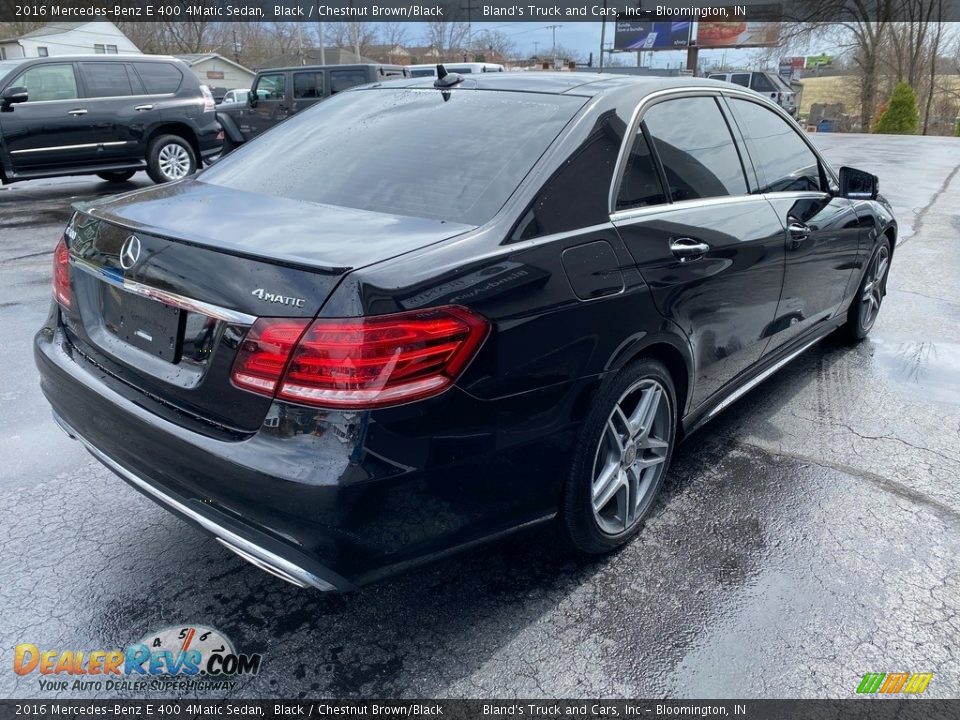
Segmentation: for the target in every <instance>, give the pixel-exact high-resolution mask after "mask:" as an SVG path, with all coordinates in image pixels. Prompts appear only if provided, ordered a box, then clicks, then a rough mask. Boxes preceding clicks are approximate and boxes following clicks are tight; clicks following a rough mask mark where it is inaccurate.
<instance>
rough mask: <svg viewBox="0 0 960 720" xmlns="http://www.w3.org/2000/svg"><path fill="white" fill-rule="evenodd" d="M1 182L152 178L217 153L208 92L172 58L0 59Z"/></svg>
mask: <svg viewBox="0 0 960 720" xmlns="http://www.w3.org/2000/svg"><path fill="white" fill-rule="evenodd" d="M0 88H2V90H0V139H2V141H0V180H2V181H3V183H5V184H6V183H12V182H16V181H18V180H30V179H33V178H38V177H52V176H57V175H90V174H96V175H99V176H100V177H101V178H103V179H104V180H108V181H110V182H124V181H125V180H128V179H130V177H132V176H133V174H134V173H135V172H136V171H138V170H143V169H146V171H147V173H149V175H150V177H151V178H152V179H153V180H154V181H155V182H158V183H162V182H168V181H170V180H179V179H180V178H183V177H186V176H187V175H190V174H191V173H193V172H194V171H196V170H197V168H198V167H199V166H200V164H201V162H202V161H203V160H205V159H207V158H209V157H211V156H214V155H216V154H217V153H219V152H220V148H221V144H222V139H223V136H222V135H221V134H220V126H219V125H218V124H217V120H216V113H214V109H213V108H214V103H213V97H212V96H211V95H210V92H209V91H208V90H207V88H206V87H204V86H202V85H200V81H199V80H198V79H197V76H196V75H194V74H193V72H192V71H191V70H190V68H189V67H188V66H187V65H186V64H184V63H183V62H181V61H180V60H176V59H174V58H169V57H155V56H147V55H115V56H105V55H93V56H91V55H83V56H59V57H45V58H27V59H22V60H4V61H0Z"/></svg>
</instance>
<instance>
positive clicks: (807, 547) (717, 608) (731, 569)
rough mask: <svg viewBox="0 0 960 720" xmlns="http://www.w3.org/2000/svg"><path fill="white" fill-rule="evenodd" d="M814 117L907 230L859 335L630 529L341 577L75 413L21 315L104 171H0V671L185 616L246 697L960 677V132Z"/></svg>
mask: <svg viewBox="0 0 960 720" xmlns="http://www.w3.org/2000/svg"><path fill="white" fill-rule="evenodd" d="M815 139H816V141H817V142H818V143H820V144H821V146H822V147H823V149H824V151H825V153H826V155H827V157H828V158H829V159H831V160H832V161H833V162H834V163H835V164H836V165H840V164H852V165H856V166H859V167H862V168H864V169H868V170H871V171H873V172H876V173H877V174H878V175H879V176H880V184H881V191H882V192H884V193H885V194H886V195H887V196H888V197H889V198H890V199H891V200H892V202H893V203H894V205H895V207H896V209H897V212H898V217H899V220H900V223H901V227H902V229H903V231H904V233H903V235H902V238H901V243H902V244H901V246H900V247H899V248H898V249H897V251H896V254H895V257H894V260H893V265H892V272H891V275H890V283H889V294H888V296H887V298H886V301H885V303H884V306H883V309H882V311H881V313H880V318H879V320H878V322H877V325H876V327H875V328H874V330H873V332H872V334H871V335H870V337H869V339H868V340H867V341H865V342H864V343H862V344H860V345H858V346H855V347H852V348H851V347H847V346H844V345H843V344H842V343H840V342H839V341H837V340H833V339H828V340H827V341H825V342H823V343H822V344H820V345H819V346H816V347H815V348H813V349H812V350H811V351H810V352H808V353H807V354H806V355H805V356H803V357H801V358H800V359H798V360H797V361H795V362H793V363H792V364H790V365H789V366H787V367H786V368H785V369H784V370H783V371H781V372H780V373H779V375H777V376H775V377H774V378H772V379H771V380H769V381H768V382H766V383H765V384H764V385H762V386H760V387H759V388H758V389H756V390H755V391H753V392H752V393H750V394H749V395H747V396H746V397H745V398H744V399H742V400H741V401H739V402H738V403H736V404H734V405H733V406H732V407H731V408H729V409H728V410H727V411H726V412H725V413H724V414H723V415H722V416H721V417H720V418H718V419H717V420H716V421H715V422H713V423H712V424H710V425H708V426H707V427H706V428H705V429H704V430H703V431H701V432H700V433H698V434H696V435H694V436H693V437H692V438H691V439H690V440H689V441H688V442H687V443H686V445H685V446H684V447H683V448H682V452H681V455H680V458H679V460H678V461H677V462H676V463H675V465H674V468H673V470H672V471H671V474H670V476H669V478H668V481H667V485H666V488H665V492H664V493H663V495H662V496H661V499H660V501H659V504H658V506H657V508H656V510H655V512H654V514H653V516H652V518H651V519H650V521H649V522H648V523H647V526H646V528H645V530H644V531H643V533H642V534H641V535H640V536H639V537H638V538H637V539H636V540H635V541H634V542H633V543H632V544H631V545H629V546H628V547H627V548H625V549H624V550H623V551H621V552H620V553H618V554H616V555H615V556H613V557H609V558H606V559H603V560H600V561H597V562H584V561H577V560H572V559H570V558H568V557H566V556H564V555H562V554H560V553H559V552H558V551H557V550H556V549H555V547H554V543H553V538H552V535H551V534H550V532H549V531H546V530H540V531H536V532H531V533H526V534H523V535H519V536H514V537H512V538H510V539H507V540H505V541H502V542H499V543H496V544H494V545H489V546H486V547H484V548H481V549H478V550H475V551H472V552H470V553H468V554H465V555H461V556H458V557H455V558H452V559H449V560H445V561H442V562H440V563H437V564H434V565H431V566H429V567H427V568H425V569H421V570H417V571H414V572H410V573H408V574H406V575H403V576H400V577H397V578H395V579H392V580H389V581H386V582H383V583H381V584H379V585H375V586H372V587H368V588H366V589H364V590H362V591H359V592H357V593H354V594H350V595H343V596H326V595H322V594H319V593H315V592H311V591H302V590H297V589H295V588H293V587H291V586H288V585H286V584H284V583H282V582H280V581H279V580H275V579H274V578H272V577H270V576H268V575H266V574H264V573H262V572H260V571H258V570H256V569H254V568H252V567H250V566H248V565H246V564H245V563H243V562H242V561H240V560H239V559H237V558H236V557H234V556H233V555H231V554H229V553H228V552H227V551H226V550H225V549H223V548H222V547H220V546H219V545H218V544H217V543H216V542H214V541H213V540H212V539H210V538H209V537H207V536H205V535H204V534H202V533H201V532H199V531H198V530H195V529H194V528H192V527H190V526H188V525H187V524H185V523H183V522H181V521H180V520H178V519H176V518H175V517H173V516H172V515H170V514H168V513H166V512H165V511H162V510H160V509H159V508H158V507H157V506H156V505H154V504H153V503H152V502H151V501H149V500H147V499H146V498H144V497H142V496H141V495H140V494H138V493H136V492H135V491H133V490H132V489H130V488H129V487H128V486H127V485H126V484H125V483H123V482H122V481H121V480H119V479H118V478H116V477H115V476H114V475H112V474H111V473H110V472H109V471H107V470H106V469H104V468H103V467H101V466H100V465H99V464H98V463H97V462H96V461H95V460H93V459H92V458H91V457H90V456H89V455H88V454H87V453H86V452H85V451H84V450H83V449H82V448H81V446H80V445H79V444H78V443H76V442H73V441H70V440H69V439H67V437H66V436H65V435H63V433H61V432H60V431H59V430H58V429H57V427H56V426H55V425H54V423H53V421H52V420H51V419H50V414H49V409H48V406H47V404H46V403H45V401H44V400H43V398H42V397H41V394H40V391H39V388H38V385H37V377H36V371H35V369H34V365H33V361H32V357H31V350H30V341H31V337H32V334H33V333H34V331H35V330H36V329H37V328H39V326H40V325H41V323H42V320H43V318H44V316H45V314H46V312H47V307H48V303H49V296H50V291H49V282H50V268H49V266H50V262H51V250H52V248H53V245H54V244H55V242H56V239H57V237H58V236H59V233H60V230H61V228H62V225H63V223H64V221H65V220H66V218H67V215H68V212H67V209H66V207H67V203H68V200H70V199H72V198H77V197H88V196H91V195H94V194H101V193H104V192H108V191H110V188H109V187H108V186H107V185H106V183H101V182H99V181H97V180H87V179H66V180H53V181H39V182H32V183H22V184H20V185H14V186H12V187H10V188H4V189H0V327H2V328H3V330H4V333H3V334H4V342H3V343H2V344H0V367H2V368H3V369H4V383H3V385H2V388H0V407H2V410H0V458H2V462H0V608H2V611H0V696H2V697H27V696H47V697H52V694H50V693H45V692H44V691H42V690H41V689H40V687H39V686H38V682H37V679H36V678H37V676H36V674H34V675H33V676H31V677H29V678H25V679H19V678H17V676H15V675H14V673H13V672H12V671H11V666H12V654H13V648H14V646H15V645H17V644H18V643H22V642H31V643H35V644H37V645H39V646H41V647H48V648H60V649H65V648H72V649H83V650H92V649H101V648H106V649H110V648H117V647H126V646H127V645H128V644H130V643H132V642H135V641H136V640H137V639H138V638H140V637H142V636H143V635H145V634H146V633H148V632H150V631H153V630H158V629H160V628H163V627H166V626H171V625H180V624H190V623H198V624H203V625H208V626H213V627H216V628H218V629H220V630H221V631H223V632H224V633H225V634H226V635H227V636H229V637H230V638H231V639H232V640H233V642H234V644H235V646H236V647H237V649H238V650H240V651H242V652H258V653H262V654H263V665H262V670H261V673H260V674H259V675H258V676H257V677H255V678H251V679H247V680H243V681H241V683H240V685H239V686H238V688H237V689H236V690H235V691H234V693H232V694H235V695H242V696H249V697H257V696H269V697H287V698H291V697H297V696H303V695H309V696H341V697H349V696H367V697H370V696H374V697H391V696H392V697H461V696H467V697H484V696H488V697H489V696H493V697H535V696H547V697H549V696H554V697H564V696H589V697H611V696H615V697H623V696H627V697H659V696H674V697H711V696H712V697H840V698H843V697H852V696H853V691H854V689H855V688H856V686H857V684H858V682H859V681H860V678H861V677H862V675H863V674H864V673H866V672H894V671H903V672H933V673H934V677H933V680H932V681H931V683H930V685H929V687H928V689H927V691H926V695H927V696H929V697H957V696H960V443H958V440H960V300H958V295H957V288H958V287H960V258H958V248H960V215H958V208H960V177H958V167H960V140H957V139H953V138H906V137H872V136H844V135H826V136H819V137H815ZM148 182H149V181H148V180H146V177H145V175H143V174H142V173H141V174H139V175H137V176H136V177H135V178H134V182H132V183H129V184H128V186H129V187H134V186H138V185H140V186H142V185H146V184H147V183H148ZM101 695H103V696H108V697H109V696H114V697H115V695H114V694H112V693H106V692H104V693H101ZM63 696H66V697H71V696H73V697H82V696H84V694H83V693H75V692H67V693H64V694H63ZM86 696H87V697H89V696H91V695H86ZM203 696H204V697H206V695H203Z"/></svg>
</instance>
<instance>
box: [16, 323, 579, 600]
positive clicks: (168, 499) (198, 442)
mask: <svg viewBox="0 0 960 720" xmlns="http://www.w3.org/2000/svg"><path fill="white" fill-rule="evenodd" d="M56 315H57V313H56V311H55V312H54V314H53V317H51V322H50V323H49V324H48V326H47V327H45V328H43V329H41V331H40V332H39V333H38V334H37V336H36V338H35V343H34V355H35V359H36V363H37V366H38V368H39V370H40V378H41V388H42V390H43V393H44V395H45V396H46V398H47V399H48V401H49V402H50V404H51V406H52V408H53V412H54V415H55V417H56V418H57V421H58V422H59V423H60V424H61V426H62V427H63V428H64V429H65V430H66V432H67V433H68V434H69V435H71V436H73V437H75V438H77V439H78V440H80V441H81V442H83V443H84V445H86V447H87V448H88V449H89V450H90V451H91V452H92V453H93V455H94V456H95V457H96V458H97V459H98V460H100V461H101V462H102V463H103V464H104V465H106V466H107V467H108V468H110V469H111V470H112V471H113V472H115V473H116V474H117V475H119V476H120V477H121V478H123V479H124V480H125V481H126V482H128V483H129V484H131V485H133V486H134V487H135V488H136V489H138V490H139V491H141V492H142V493H144V494H146V495H147V496H148V497H150V498H151V499H153V500H155V501H157V502H158V503H160V504H161V505H163V506H165V507H166V508H168V509H170V510H171V511H173V512H174V513H176V514H178V515H180V516H181V517H184V518H185V519H187V520H189V521H190V522H192V523H194V524H195V525H197V526H199V527H200V528H202V529H204V530H206V531H207V532H210V533H212V534H213V535H214V536H215V537H216V538H218V540H219V541H220V542H221V543H223V544H224V545H226V546H227V547H228V548H229V549H230V550H231V551H233V552H234V553H236V554H238V555H240V556H241V557H243V558H244V559H246V560H248V561H250V562H252V563H253V564H255V565H258V566H259V567H261V568H262V569H265V570H267V571H268V572H272V573H273V574H275V575H277V576H279V577H281V578H283V579H284V580H287V581H289V582H294V583H295V584H298V585H304V586H312V587H316V588H319V589H322V590H341V591H342V590H349V589H352V588H354V587H356V586H358V585H362V584H365V583H367V582H370V581H372V580H375V579H378V578H379V577H382V576H384V575H387V574H390V573H392V572H395V571H397V570H400V569H403V568H405V567H407V566H411V565H415V564H418V563H420V562H423V561H424V560H427V559H430V558H432V557H436V556H439V555H443V554H447V553H448V552H451V551H454V550H458V549H461V548H463V547H466V546H469V545H472V544H475V543H476V542H479V541H481V540H485V539H490V538H492V537H494V536H497V535H500V534H503V533H506V532H509V531H512V530H515V529H517V528H519V527H522V526H525V525H527V524H531V523H535V522H539V521H542V520H547V519H549V518H551V517H552V516H553V515H555V513H556V510H557V507H558V504H559V498H560V491H561V488H562V484H563V481H564V478H565V474H566V472H567V469H568V468H569V464H570V462H571V455H572V452H573V447H574V446H575V442H574V440H575V437H576V434H577V433H578V432H579V427H580V425H579V423H578V422H576V421H574V420H573V419H572V417H571V413H573V412H574V409H575V408H579V407H582V406H583V402H582V398H580V399H579V400H578V397H579V395H580V393H581V392H582V391H583V390H584V386H581V383H579V382H578V383H573V384H572V385H571V386H570V387H565V388H551V389H549V390H548V391H545V392H544V393H540V392H535V393H530V394H525V395H524V396H523V397H513V398H508V399H506V400H504V401H493V402H491V401H485V402H481V401H478V400H476V399H473V398H472V397H470V396H469V395H467V394H466V393H463V392H462V391H459V390H457V389H455V388H454V389H452V390H451V391H448V393H446V394H445V395H444V396H441V397H440V398H435V399H434V400H433V401H430V402H433V403H434V405H433V406H431V407H429V408H427V409H426V411H425V410H424V409H423V408H420V407H418V406H420V405H426V404H428V403H415V404H413V405H411V406H406V407H405V408H395V409H392V410H383V411H375V412H373V413H353V414H352V416H351V415H349V414H341V413H333V412H331V413H325V412H318V411H316V410H307V409H305V408H293V407H290V406H288V408H289V414H283V413H280V414H279V415H277V414H274V413H273V411H271V414H270V415H268V416H267V418H266V419H265V421H264V426H263V427H262V428H261V430H260V431H258V432H256V433H254V434H253V435H250V436H247V437H241V438H237V439H224V438H223V437H222V436H221V437H217V436H215V434H212V433H211V434H209V435H207V434H204V433H202V432H197V431H196V430H195V429H192V428H190V427H186V426H183V425H180V424H178V423H176V422H172V421H171V420H169V419H167V418H164V417H160V416H158V415H157V414H155V413H153V412H151V411H150V410H148V409H147V408H146V407H144V405H145V404H146V403H144V402H143V399H142V398H141V399H140V400H139V401H138V397H137V395H138V391H136V390H135V389H133V388H129V387H127V388H126V389H124V386H123V385H122V384H120V383H119V382H118V380H117V378H114V377H113V376H109V375H108V374H107V372H106V371H105V370H104V369H103V368H100V367H99V366H97V365H93V364H92V363H91V361H90V360H89V359H87V358H85V357H83V356H82V355H81V354H80V353H79V351H78V350H77V349H76V348H74V347H73V346H72V345H71V344H70V342H69V340H68V339H67V338H66V337H65V335H64V333H63V331H62V330H61V329H60V328H59V327H58V326H57V325H56ZM587 384H592V383H587ZM574 385H575V386H576V387H574ZM425 412H426V413H427V414H424V413H425ZM418 413H419V414H418ZM507 418H509V419H507ZM498 421H499V427H498ZM488 427H489V429H487V428H488ZM104 512H105V513H109V508H108V507H106V508H104Z"/></svg>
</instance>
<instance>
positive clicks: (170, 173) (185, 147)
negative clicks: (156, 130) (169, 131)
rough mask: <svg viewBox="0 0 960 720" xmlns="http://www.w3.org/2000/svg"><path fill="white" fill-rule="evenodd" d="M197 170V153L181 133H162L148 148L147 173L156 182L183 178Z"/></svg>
mask: <svg viewBox="0 0 960 720" xmlns="http://www.w3.org/2000/svg"><path fill="white" fill-rule="evenodd" d="M196 171H197V154H196V153H195V152H194V151H193V147H192V146H191V145H190V143H189V142H188V141H187V140H185V139H184V138H182V137H180V136H179V135H161V136H159V137H156V138H154V139H153V140H151V141H150V147H149V148H148V149H147V174H148V175H150V179H151V180H153V181H154V182H156V183H165V182H172V181H174V180H182V179H183V178H185V177H187V176H188V175H192V174H193V173H195V172H196Z"/></svg>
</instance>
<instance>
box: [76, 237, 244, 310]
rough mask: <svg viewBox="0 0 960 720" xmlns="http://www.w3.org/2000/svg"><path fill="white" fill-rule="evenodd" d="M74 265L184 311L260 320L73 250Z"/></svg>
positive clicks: (106, 281)
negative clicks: (132, 275) (154, 284)
mask: <svg viewBox="0 0 960 720" xmlns="http://www.w3.org/2000/svg"><path fill="white" fill-rule="evenodd" d="M70 264H71V265H73V266H74V267H75V268H77V269H78V270H83V271H84V272H85V273H88V274H90V275H92V276H93V277H95V278H97V279H98V280H101V281H102V282H105V283H107V284H108V285H112V286H114V287H118V288H121V289H122V290H125V291H126V292H129V293H132V294H134V295H139V296H140V297H145V298H149V299H151V300H157V301H158V302H162V303H164V304H165V305H170V306H172V307H176V308H180V309H181V310H187V311H188V312H195V313H200V314H201V315H206V316H208V317H212V318H215V319H217V320H223V321H224V322H228V323H232V324H234V325H253V323H254V322H255V321H256V320H257V316H256V315H248V314H247V313H243V312H240V311H239V310H231V309H230V308H225V307H222V306H220V305H214V304H213V303H208V302H204V301H203V300H194V299H193V298H188V297H186V296H185V295H178V294H177V293H173V292H169V291H167V290H161V289H160V288H155V287H152V286H151V285H145V284H144V283H141V282H137V281H136V280H131V279H129V278H125V277H122V276H120V275H118V274H117V273H116V272H111V271H110V270H108V269H107V268H105V267H103V266H101V265H97V264H96V263H92V262H90V261H89V260H84V259H83V258H81V257H77V256H76V255H74V254H72V253H71V255H70Z"/></svg>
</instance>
